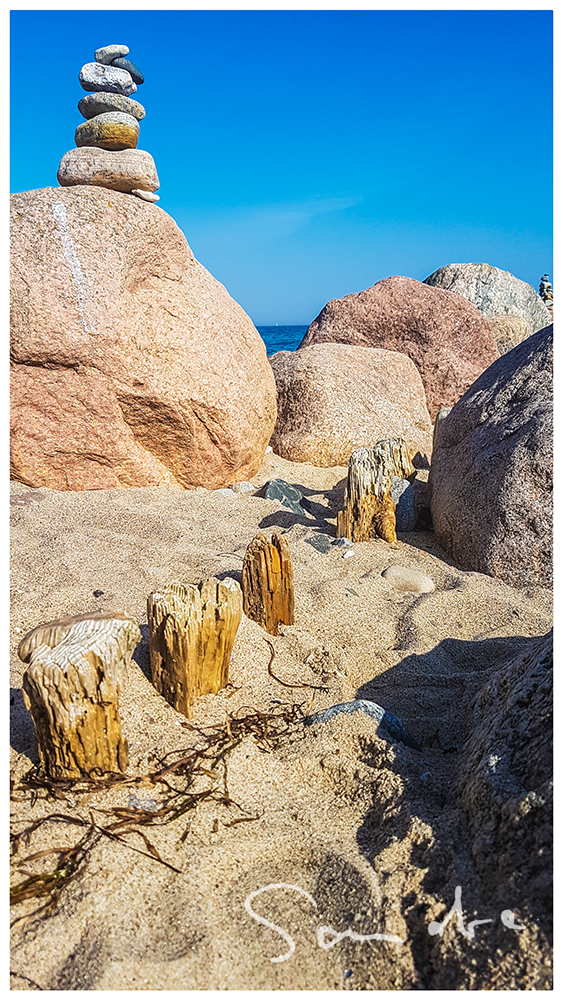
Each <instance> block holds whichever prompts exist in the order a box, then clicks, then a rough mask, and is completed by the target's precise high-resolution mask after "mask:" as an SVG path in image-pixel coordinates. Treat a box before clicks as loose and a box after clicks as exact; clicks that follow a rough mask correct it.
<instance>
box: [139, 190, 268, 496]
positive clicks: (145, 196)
mask: <svg viewBox="0 0 563 1000" xmlns="http://www.w3.org/2000/svg"><path fill="white" fill-rule="evenodd" d="M131 194H134V195H135V196H136V197H137V198H142V200H143V201H150V202H152V203H153V204H154V202H156V201H160V195H159V194H154V192H153V191H141V190H140V189H139V188H134V190H133V191H131ZM253 489H254V487H253Z"/></svg>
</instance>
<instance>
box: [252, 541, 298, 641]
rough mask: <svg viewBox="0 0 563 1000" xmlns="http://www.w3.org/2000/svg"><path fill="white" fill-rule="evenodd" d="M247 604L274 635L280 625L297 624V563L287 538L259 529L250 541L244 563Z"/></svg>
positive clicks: (258, 620) (259, 622)
mask: <svg viewBox="0 0 563 1000" xmlns="http://www.w3.org/2000/svg"><path fill="white" fill-rule="evenodd" d="M242 595H243V602H244V603H243V608H244V613H245V615H246V617H247V618H252V621H255V622H258V624H259V625H261V626H262V628H264V629H265V630H266V632H269V634H270V635H277V634H278V625H279V624H280V623H283V624H284V625H293V621H294V618H293V605H294V600H293V567H292V565H291V555H290V552H289V545H288V544H287V541H286V540H285V538H283V537H282V536H280V535H277V534H276V533H275V532H274V533H273V534H272V541H271V542H269V541H268V539H267V538H266V536H265V535H263V534H262V532H259V533H258V534H257V535H256V536H255V537H254V538H253V539H252V541H251V542H250V545H249V546H248V548H247V550H246V552H245V554H244V561H243V564H242Z"/></svg>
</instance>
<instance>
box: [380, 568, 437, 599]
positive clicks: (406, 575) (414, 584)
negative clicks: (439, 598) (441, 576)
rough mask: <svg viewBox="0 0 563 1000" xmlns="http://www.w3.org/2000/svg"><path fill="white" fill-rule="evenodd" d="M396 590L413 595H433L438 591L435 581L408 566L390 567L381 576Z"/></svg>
mask: <svg viewBox="0 0 563 1000" xmlns="http://www.w3.org/2000/svg"><path fill="white" fill-rule="evenodd" d="M381 575H382V577H383V579H384V580H386V581H387V583H389V584H390V585H391V586H392V587H394V588H395V590H400V591H402V592H403V593H411V594H431V593H432V591H433V590H435V589H436V587H435V584H434V581H433V580H431V579H430V577H429V576H426V575H425V574H424V573H421V572H420V570H417V569H409V567H408V566H397V565H394V566H388V568H387V569H384V570H383V573H382V574H381Z"/></svg>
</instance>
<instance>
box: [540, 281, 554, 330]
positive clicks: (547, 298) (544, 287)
mask: <svg viewBox="0 0 563 1000" xmlns="http://www.w3.org/2000/svg"><path fill="white" fill-rule="evenodd" d="M540 298H541V299H543V301H544V302H545V304H546V306H547V308H548V309H549V311H550V313H551V319H552V320H553V288H552V287H551V281H550V280H549V274H542V276H541V278H540Z"/></svg>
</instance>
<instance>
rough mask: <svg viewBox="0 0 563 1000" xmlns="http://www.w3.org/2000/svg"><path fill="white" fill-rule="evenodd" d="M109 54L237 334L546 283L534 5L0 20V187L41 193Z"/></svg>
mask: <svg viewBox="0 0 563 1000" xmlns="http://www.w3.org/2000/svg"><path fill="white" fill-rule="evenodd" d="M111 42H119V43H125V44H127V45H128V46H129V48H130V58H131V59H133V61H134V62H136V63H137V64H138V66H139V67H140V69H141V70H142V72H143V73H144V75H145V78H146V82H145V83H144V84H143V85H142V86H140V87H139V89H138V91H137V94H136V95H135V97H136V98H138V99H139V100H140V101H141V102H142V103H143V104H144V105H145V107H146V111H147V116H146V118H145V120H144V121H143V122H141V132H140V139H139V148H142V149H146V150H148V151H149V152H150V153H151V154H152V155H153V156H154V159H155V162H156V166H157V170H158V174H159V178H160V184H161V187H160V190H159V192H158V193H159V194H160V196H161V197H160V202H159V207H160V208H162V209H163V210H164V211H166V212H168V213H169V214H170V215H172V216H173V218H174V219H175V220H176V222H177V223H178V225H179V226H180V227H181V229H182V230H183V231H184V233H185V235H186V238H187V240H188V242H189V244H190V246H191V248H192V250H193V252H194V253H195V255H196V257H197V258H198V260H200V261H201V262H202V263H203V264H204V265H205V267H207V268H208V270H209V271H211V273H212V274H213V275H214V276H215V277H216V278H218V279H219V280H220V281H221V282H223V284H225V285H226V287H227V288H228V290H229V292H230V293H231V295H233V297H234V298H235V299H236V300H237V301H238V302H240V304H241V305H242V306H243V308H244V309H245V310H246V312H247V313H248V314H249V315H250V316H251V318H252V319H253V321H254V322H255V323H256V324H257V325H267V324H273V323H280V324H291V323H296V324H297V323H303V324H309V323H310V322H311V321H312V320H313V319H314V318H315V316H316V315H317V314H318V312H319V311H320V309H322V307H323V306H324V305H325V303H326V302H327V301H328V300H329V299H332V298H339V297H341V296H343V295H347V294H350V293H351V292H357V291H360V290H362V289H364V288H367V287H369V286H370V285H372V284H374V283H375V282H376V281H379V280H380V279H382V278H385V277H387V276H389V275H391V274H404V275H408V276H410V277H413V278H417V279H419V280H422V279H423V278H425V277H426V276H427V275H428V274H430V273H431V272H432V271H434V270H435V269H436V268H438V267H441V266H442V265H444V264H448V263H451V262H453V261H456V262H459V261H486V262H487V263H489V264H493V265H495V266H497V267H500V268H503V269H506V270H508V271H511V272H512V273H513V274H515V275H517V277H519V278H522V279H523V280H525V281H528V282H530V284H532V285H534V287H535V288H536V289H537V286H538V282H539V278H540V276H541V274H542V273H543V272H544V271H548V272H549V273H550V274H551V273H552V215H551V213H552V137H551V123H552V13H551V11H540V10H537V11H533V10H527V11H526V10H495V11H489V10H465V11H461V10H460V11H458V10H448V11H437V10H434V11H432V10H387V11H377V10H376V11H359V10H357V11H332V10H309V11H301V10H294V11H289V10H280V11H271V10H259V11H237V10H222V11H219V10H208V11H190V10H183V11H181V10H178V11H177V10H169V11H164V12H158V11H148V10H139V11H137V12H135V11H134V10H122V11H112V10H97V11H88V10H86V11H81V10H75V11H67V10H60V11H58V10H20V11H13V12H12V14H11V190H12V191H23V190H29V189H32V188H39V187H46V186H49V185H56V184H57V179H56V173H57V166H58V163H59V160H60V158H61V157H62V155H63V154H64V153H65V152H66V151H67V150H69V149H72V148H73V147H74V130H75V128H76V126H77V125H79V124H80V122H81V121H83V119H82V118H81V116H80V113H79V112H78V110H77V107H76V105H77V103H78V101H79V100H80V98H81V97H83V96H84V91H82V89H81V87H80V85H79V83H78V73H79V71H80V68H81V66H82V65H83V63H85V62H89V61H91V60H92V59H93V54H94V50H95V49H96V48H98V47H100V46H101V45H106V44H109V43H111Z"/></svg>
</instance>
